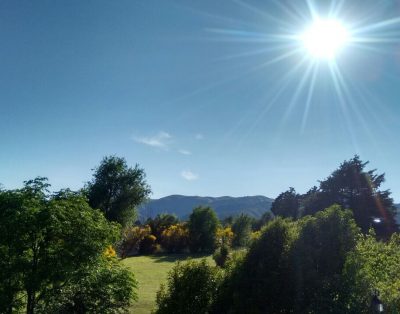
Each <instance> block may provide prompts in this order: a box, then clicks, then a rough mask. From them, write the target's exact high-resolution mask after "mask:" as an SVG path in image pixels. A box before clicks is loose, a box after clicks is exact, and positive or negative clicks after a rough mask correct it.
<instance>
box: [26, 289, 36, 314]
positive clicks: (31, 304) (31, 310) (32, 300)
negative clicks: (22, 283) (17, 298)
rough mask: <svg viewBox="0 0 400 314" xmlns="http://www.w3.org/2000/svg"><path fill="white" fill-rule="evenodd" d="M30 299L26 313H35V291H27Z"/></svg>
mask: <svg viewBox="0 0 400 314" xmlns="http://www.w3.org/2000/svg"><path fill="white" fill-rule="evenodd" d="M27 294H28V301H27V303H26V314H34V313H35V302H36V300H35V292H34V291H27Z"/></svg>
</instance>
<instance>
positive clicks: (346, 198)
mask: <svg viewBox="0 0 400 314" xmlns="http://www.w3.org/2000/svg"><path fill="white" fill-rule="evenodd" d="M367 165H368V162H363V161H361V159H360V157H359V156H357V155H356V156H354V158H352V159H350V160H347V161H344V162H343V163H342V164H341V165H340V167H339V168H338V169H337V170H335V171H334V172H333V173H332V174H331V175H330V176H329V177H328V178H327V179H326V180H324V181H321V182H320V186H319V188H318V189H315V188H314V189H313V190H310V191H309V193H307V194H306V195H305V196H304V197H303V209H304V214H305V215H307V214H313V213H315V212H316V211H318V210H322V209H324V208H326V207H329V206H331V205H333V204H339V205H340V206H342V207H343V208H345V209H351V210H352V212H353V215H354V219H355V221H356V222H357V225H358V226H359V227H360V228H361V230H362V231H363V232H364V233H367V232H368V229H369V228H371V227H373V228H374V229H375V231H376V233H377V235H378V236H380V237H386V238H387V237H389V236H390V235H391V234H392V233H393V232H394V231H396V230H397V226H396V221H395V214H396V208H395V206H394V204H393V199H392V198H391V197H390V191H388V190H380V186H381V185H382V183H383V182H384V181H385V175H384V174H376V170H368V171H367V170H365V167H366V166H367ZM376 218H379V219H381V223H378V224H376V223H374V219H376Z"/></svg>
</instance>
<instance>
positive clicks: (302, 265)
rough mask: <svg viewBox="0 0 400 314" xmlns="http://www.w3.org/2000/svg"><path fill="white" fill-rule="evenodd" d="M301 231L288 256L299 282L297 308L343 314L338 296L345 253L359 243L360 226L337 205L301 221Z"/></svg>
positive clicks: (295, 292) (299, 223) (295, 297)
mask: <svg viewBox="0 0 400 314" xmlns="http://www.w3.org/2000/svg"><path fill="white" fill-rule="evenodd" d="M298 225H299V234H298V237H297V239H296V241H295V242H293V245H292V248H291V250H290V255H289V259H288V262H289V263H288V265H289V274H290V276H291V277H292V279H291V280H292V281H293V282H295V283H296V291H294V295H293V296H292V299H293V301H294V310H295V311H296V312H302V313H340V312H343V311H344V309H343V308H342V306H343V304H342V303H341V299H340V298H338V296H339V295H340V293H341V290H342V286H343V278H342V276H341V274H342V271H343V267H344V264H345V261H346V256H347V254H348V253H349V252H351V251H352V250H353V248H354V247H355V244H356V239H357V235H358V233H359V229H358V227H357V226H356V224H355V222H354V219H353V217H352V214H351V212H350V211H344V210H342V209H341V208H340V206H338V205H334V206H331V207H329V208H327V209H326V210H324V211H321V212H318V213H317V214H316V215H315V216H314V217H310V216H308V217H305V218H303V219H302V220H300V221H299V222H298Z"/></svg>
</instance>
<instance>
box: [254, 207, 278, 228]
mask: <svg viewBox="0 0 400 314" xmlns="http://www.w3.org/2000/svg"><path fill="white" fill-rule="evenodd" d="M273 218H274V217H273V215H272V213H271V212H269V211H268V212H265V213H264V214H262V216H261V217H260V219H258V220H256V221H255V222H254V223H253V226H252V229H253V230H254V231H258V230H260V229H261V228H262V227H264V226H265V225H266V224H267V223H268V222H270V221H271V220H272V219H273Z"/></svg>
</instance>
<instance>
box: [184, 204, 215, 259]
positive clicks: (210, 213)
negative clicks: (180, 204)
mask: <svg viewBox="0 0 400 314" xmlns="http://www.w3.org/2000/svg"><path fill="white" fill-rule="evenodd" d="M218 225H219V221H218V218H217V215H216V214H215V212H214V210H213V209H211V208H210V207H197V208H195V209H193V212H192V213H191V214H190V217H189V222H188V228H189V248H190V251H191V252H192V253H198V252H204V253H209V252H213V251H214V249H215V245H216V233H217V228H218Z"/></svg>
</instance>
